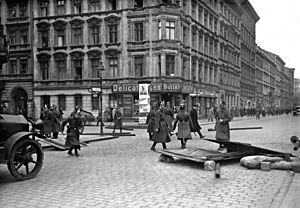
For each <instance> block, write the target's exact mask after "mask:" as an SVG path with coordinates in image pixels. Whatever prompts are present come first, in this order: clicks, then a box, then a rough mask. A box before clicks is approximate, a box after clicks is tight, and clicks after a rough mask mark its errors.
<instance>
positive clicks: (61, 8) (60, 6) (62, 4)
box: [56, 0, 66, 15]
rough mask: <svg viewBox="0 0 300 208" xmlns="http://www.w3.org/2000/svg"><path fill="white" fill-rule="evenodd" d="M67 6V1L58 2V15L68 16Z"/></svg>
mask: <svg viewBox="0 0 300 208" xmlns="http://www.w3.org/2000/svg"><path fill="white" fill-rule="evenodd" d="M65 4H66V1H65V0H57V1H56V12H57V15H65V14H66V8H65Z"/></svg>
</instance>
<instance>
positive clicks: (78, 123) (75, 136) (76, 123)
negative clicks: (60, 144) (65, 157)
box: [61, 115, 84, 148]
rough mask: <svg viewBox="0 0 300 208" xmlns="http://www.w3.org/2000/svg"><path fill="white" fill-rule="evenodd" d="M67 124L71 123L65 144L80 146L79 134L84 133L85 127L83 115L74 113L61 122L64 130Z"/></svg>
mask: <svg viewBox="0 0 300 208" xmlns="http://www.w3.org/2000/svg"><path fill="white" fill-rule="evenodd" d="M66 124H69V125H68V129H67V138H66V143H65V146H67V147H75V148H80V143H79V135H80V133H82V131H83V128H84V124H83V120H82V118H81V116H80V115H79V116H76V115H72V116H70V117H69V118H68V119H66V120H64V121H63V122H62V124H61V129H62V132H63V131H64V127H65V125H66Z"/></svg>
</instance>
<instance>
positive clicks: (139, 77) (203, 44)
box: [33, 0, 238, 118]
mask: <svg viewBox="0 0 300 208" xmlns="http://www.w3.org/2000/svg"><path fill="white" fill-rule="evenodd" d="M225 2H227V1H225ZM228 2H235V1H228ZM230 4H231V3H230ZM33 8H34V11H33V13H34V26H33V27H34V37H35V39H34V44H33V45H34V49H33V57H34V69H35V70H34V91H35V97H34V101H35V107H36V108H35V109H36V114H37V115H39V111H40V107H41V106H43V105H44V104H56V105H58V106H59V108H62V109H63V110H64V111H65V112H66V113H67V114H68V113H70V112H71V111H72V110H73V107H74V105H80V106H82V108H83V109H84V110H88V111H92V112H93V113H94V114H97V111H98V109H99V97H98V96H95V95H92V94H91V93H90V92H89V89H90V88H92V87H99V78H100V73H102V74H101V75H102V78H103V110H105V109H106V108H108V107H112V106H113V105H118V106H120V107H121V109H122V110H123V114H124V117H127V118H131V117H135V116H137V110H138V83H139V82H150V83H151V84H150V96H151V98H150V99H151V101H152V102H153V101H155V100H156V101H163V100H164V101H169V102H171V105H172V106H179V103H180V101H181V100H182V99H185V100H186V103H187V106H188V109H191V106H192V104H194V103H200V104H201V114H202V115H206V113H207V110H208V108H210V107H212V106H214V105H215V104H216V102H217V99H218V97H219V73H220V72H219V70H220V69H219V52H218V50H219V37H218V34H219V14H218V11H219V1H191V0H182V1H176V0H165V1H161V0H151V1H150V0H144V1H142V0H127V1H126V0H122V1H117V0H102V1H100V0H82V1H81V0H38V1H37V0H35V1H33ZM237 51H238V50H237ZM237 54H238V52H237ZM100 60H102V61H103V64H104V68H105V71H103V72H99V71H98V66H99V62H100ZM237 62H238V61H237ZM237 65H238V64H237ZM236 89H237V86H236Z"/></svg>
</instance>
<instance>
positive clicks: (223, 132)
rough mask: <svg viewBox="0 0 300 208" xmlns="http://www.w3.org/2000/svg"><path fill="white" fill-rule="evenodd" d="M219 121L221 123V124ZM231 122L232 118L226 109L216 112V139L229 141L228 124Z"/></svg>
mask: <svg viewBox="0 0 300 208" xmlns="http://www.w3.org/2000/svg"><path fill="white" fill-rule="evenodd" d="M220 119H222V120H223V121H222V122H221V121H220ZM231 120H232V117H231V115H230V113H229V111H228V110H227V109H226V108H222V109H221V110H219V111H217V112H216V124H215V130H216V139H217V140H222V141H229V140H230V131H229V122H230V121H231Z"/></svg>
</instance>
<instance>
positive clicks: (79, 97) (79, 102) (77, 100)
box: [74, 94, 82, 109]
mask: <svg viewBox="0 0 300 208" xmlns="http://www.w3.org/2000/svg"><path fill="white" fill-rule="evenodd" d="M74 103H75V106H79V108H80V109H82V95H81V94H75V95H74Z"/></svg>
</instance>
